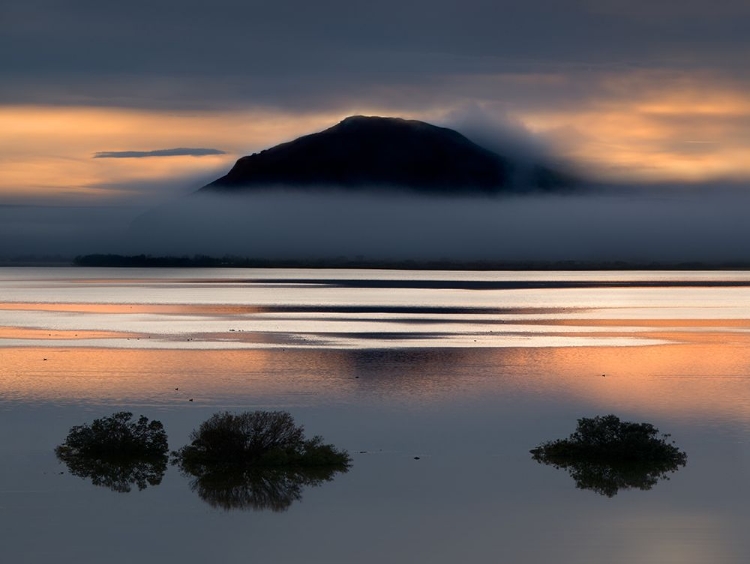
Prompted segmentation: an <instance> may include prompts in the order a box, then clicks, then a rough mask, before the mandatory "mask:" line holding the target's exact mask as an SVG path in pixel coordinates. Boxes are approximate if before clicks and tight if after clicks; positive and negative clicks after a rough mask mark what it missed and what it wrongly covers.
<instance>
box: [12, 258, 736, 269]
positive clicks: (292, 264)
mask: <svg viewBox="0 0 750 564" xmlns="http://www.w3.org/2000/svg"><path fill="white" fill-rule="evenodd" d="M0 266H50V267H57V266H82V267H109V268H312V269H334V268H338V269H341V268H357V269H364V270H367V269H372V270H375V269H378V270H382V269H388V270H456V271H468V270H475V271H493V270H497V271H511V270H528V271H531V270H539V271H554V270H560V271H585V270H594V271H596V270H601V271H616V270H674V271H680V270H750V261H732V262H729V261H726V262H699V261H693V262H658V261H648V262H647V261H642V262H641V261H570V260H568V261H485V260H482V261H452V260H426V261H419V260H368V259H365V258H361V259H359V258H358V259H354V260H353V259H350V258H347V257H339V258H332V259H315V260H298V259H297V260H292V259H284V260H280V259H259V258H249V257H237V256H224V257H212V256H205V255H195V256H192V257H189V256H152V255H118V254H89V255H79V256H77V257H75V258H74V259H65V258H62V257H49V258H48V257H23V258H19V259H16V260H14V259H5V260H0Z"/></svg>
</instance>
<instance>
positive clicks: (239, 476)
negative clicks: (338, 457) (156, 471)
mask: <svg viewBox="0 0 750 564" xmlns="http://www.w3.org/2000/svg"><path fill="white" fill-rule="evenodd" d="M181 470H182V473H183V474H184V475H186V476H190V477H192V480H191V481H190V489H191V490H192V491H193V492H195V493H197V494H198V497H200V498H201V499H202V500H203V501H205V502H206V503H208V504H209V505H210V506H211V507H214V508H218V509H224V510H227V511H230V510H234V509H239V510H253V511H264V510H270V511H275V512H280V511H286V510H287V509H289V507H290V506H291V505H292V504H293V503H294V502H295V501H300V500H301V499H302V493H303V491H304V488H305V487H316V486H320V485H321V484H323V483H324V482H329V481H331V480H333V478H334V476H335V475H336V473H338V472H342V473H343V472H347V469H332V468H329V467H322V468H294V469H282V468H261V469H254V470H251V469H244V470H243V469H237V468H234V469H232V468H230V469H226V468H224V469H214V470H209V469H206V468H205V467H203V468H191V469H190V470H188V469H186V468H184V467H183V468H181ZM192 472H196V473H192Z"/></svg>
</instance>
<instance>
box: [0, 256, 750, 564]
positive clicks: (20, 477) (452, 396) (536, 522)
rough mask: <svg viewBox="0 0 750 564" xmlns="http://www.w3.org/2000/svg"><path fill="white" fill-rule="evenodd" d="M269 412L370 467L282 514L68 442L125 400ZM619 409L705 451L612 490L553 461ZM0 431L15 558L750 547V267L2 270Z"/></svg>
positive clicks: (734, 551)
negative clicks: (137, 483) (95, 468)
mask: <svg viewBox="0 0 750 564" xmlns="http://www.w3.org/2000/svg"><path fill="white" fill-rule="evenodd" d="M190 400H192V401H190ZM255 409H274V410H276V409H283V410H287V411H289V412H291V413H292V415H293V416H294V417H295V419H296V420H297V421H298V422H299V423H302V424H304V425H305V428H306V430H307V432H308V435H315V434H320V435H322V436H323V437H325V439H326V441H328V442H332V443H334V444H335V445H337V446H339V447H341V448H345V449H347V450H349V452H350V453H351V454H352V457H353V466H352V468H351V470H350V471H349V472H347V473H345V474H339V475H338V476H336V477H335V478H334V479H333V480H332V481H330V482H326V483H323V484H322V485H319V486H317V487H307V488H304V490H303V491H301V492H300V493H299V495H298V496H297V498H299V499H296V498H295V499H293V500H291V502H290V503H287V504H286V505H284V507H281V509H285V510H282V511H273V510H270V509H264V508H263V507H261V506H260V505H258V504H256V506H253V504H252V503H246V504H244V505H242V504H236V505H235V506H232V505H231V504H227V503H224V504H222V503H221V502H217V501H216V500H215V499H213V500H212V498H211V496H210V495H206V494H205V492H204V493H203V495H201V492H200V491H198V490H197V489H196V488H195V487H192V488H191V480H190V479H189V478H188V477H185V476H183V475H181V474H180V473H179V472H178V471H177V470H176V469H175V468H174V467H170V468H169V469H168V470H167V471H166V474H165V475H164V477H163V480H162V481H161V483H160V484H157V485H151V486H149V487H147V488H145V489H143V490H142V491H139V490H138V488H137V487H133V488H132V490H131V491H130V492H128V493H122V492H117V491H113V490H112V489H110V488H108V487H105V486H97V485H93V484H92V482H91V480H89V479H84V478H80V477H77V476H74V475H71V473H70V472H69V471H68V468H67V467H66V466H65V465H63V464H61V463H60V462H58V460H57V459H56V457H55V455H54V452H53V449H54V447H55V446H56V445H58V444H60V443H61V442H62V441H63V440H64V439H65V436H66V435H67V432H68V430H69V429H70V428H71V427H72V426H73V425H79V424H82V423H85V422H90V421H92V420H93V419H94V418H97V417H102V416H106V415H110V414H111V413H113V412H115V411H121V410H128V411H132V412H133V413H135V414H136V415H140V414H143V415H146V416H147V417H149V418H155V419H158V420H160V421H162V422H163V423H164V426H165V428H166V430H167V433H168V434H169V440H170V447H171V448H179V447H180V446H182V445H184V444H185V443H186V442H187V441H188V435H189V433H190V431H191V430H192V429H194V428H196V427H197V426H198V425H199V424H200V423H201V422H202V421H204V420H205V419H206V418H208V417H209V416H210V415H212V414H213V413H215V412H217V411H221V410H232V411H242V410H255ZM608 413H614V414H617V415H618V416H620V417H621V418H623V419H626V420H632V421H648V422H651V423H653V424H655V425H656V426H657V427H659V429H660V430H661V431H664V432H667V433H671V435H672V439H674V441H675V442H676V444H677V445H678V446H679V447H680V448H681V449H683V450H684V451H685V452H686V453H687V455H688V462H687V465H686V466H685V467H684V468H680V469H679V470H678V471H676V472H674V473H671V474H669V480H661V481H659V482H658V483H656V484H655V485H653V487H652V488H651V489H649V490H641V489H637V488H634V489H624V490H620V491H619V492H618V493H617V495H614V496H613V497H607V496H605V495H600V494H599V493H597V492H596V491H593V490H591V489H580V488H577V487H576V482H575V481H574V480H573V479H572V478H571V476H570V475H569V474H568V473H567V472H566V471H565V470H562V469H555V468H553V467H551V466H545V465H541V464H537V463H536V462H534V461H533V460H532V459H531V456H530V454H529V449H531V448H533V447H535V446H536V445H537V444H539V443H540V442H542V441H544V440H549V439H555V438H561V437H565V436H567V435H568V434H570V433H571V432H572V431H573V430H574V428H575V425H576V420H577V419H578V418H580V417H591V416H594V415H604V414H608ZM0 447H1V448H2V452H1V453H0V557H1V558H2V560H3V561H4V562H14V563H16V562H34V563H36V562H56V563H60V562H75V563H81V564H82V563H102V562H107V563H112V562H114V563H117V562H123V563H124V562H128V563H132V562H157V561H163V562H228V563H234V562H243V563H244V562H279V563H297V562H299V563H302V562H304V563H317V562H320V563H327V564H330V563H353V562H354V563H378V564H381V563H383V562H410V563H414V562H431V563H443V562H445V563H448V562H451V563H452V562H514V563H516V562H518V563H521V562H530V563H537V562H539V563H542V562H550V561H554V562H558V563H583V562H591V563H597V564H600V563H602V562H607V563H628V564H632V563H640V562H644V563H645V562H653V563H658V564H668V563H696V564H697V563H700V564H705V563H709V562H710V563H721V562H732V563H735V562H737V563H739V562H742V563H745V562H748V561H750V536H748V534H747V530H748V529H750V480H748V479H747V478H748V471H749V470H750V272H604V273H602V272H597V273H587V272H575V273H572V272H481V273H473V272H463V273H456V272H420V271H413V272H401V271H359V270H328V271H321V270H241V269H237V270H233V269H226V270H189V269H186V270H169V269H149V270H138V269H84V268H54V269H53V268H18V269H16V268H4V269H0ZM240 506H241V507H240ZM277 509H279V507H277Z"/></svg>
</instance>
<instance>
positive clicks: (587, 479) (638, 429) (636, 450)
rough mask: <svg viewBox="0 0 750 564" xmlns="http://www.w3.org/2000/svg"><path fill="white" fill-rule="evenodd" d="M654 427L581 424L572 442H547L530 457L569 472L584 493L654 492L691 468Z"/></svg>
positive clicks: (608, 419) (603, 419)
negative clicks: (658, 485) (681, 469)
mask: <svg viewBox="0 0 750 564" xmlns="http://www.w3.org/2000/svg"><path fill="white" fill-rule="evenodd" d="M668 438H669V435H667V434H661V435H660V434H659V430H658V429H657V428H656V427H654V426H653V425H651V424H649V423H629V422H623V421H620V419H619V418H618V417H616V416H615V415H605V416H597V417H594V418H590V419H589V418H582V419H579V420H578V426H577V427H576V431H575V432H574V433H573V434H572V435H570V437H568V438H567V439H558V440H555V441H547V442H544V443H542V444H541V445H539V446H538V447H537V448H535V449H533V450H532V451H531V453H532V458H533V459H534V460H536V461H537V462H539V463H543V464H551V465H553V466H554V467H555V468H563V469H565V470H567V471H568V472H569V473H570V475H571V477H572V478H573V479H574V480H575V481H576V486H577V487H578V488H581V489H590V490H593V491H596V492H597V493H600V494H602V495H606V496H608V497H612V496H614V495H615V494H617V492H618V491H619V490H620V489H630V488H638V489H641V490H649V489H651V488H652V487H653V486H654V485H656V483H657V482H658V481H659V480H660V479H668V476H667V474H668V473H670V472H675V471H677V470H678V469H679V467H680V466H685V464H686V463H687V455H686V454H685V453H684V452H682V451H680V450H679V449H678V448H677V447H676V446H674V444H671V443H670V442H668V441H667V439H668Z"/></svg>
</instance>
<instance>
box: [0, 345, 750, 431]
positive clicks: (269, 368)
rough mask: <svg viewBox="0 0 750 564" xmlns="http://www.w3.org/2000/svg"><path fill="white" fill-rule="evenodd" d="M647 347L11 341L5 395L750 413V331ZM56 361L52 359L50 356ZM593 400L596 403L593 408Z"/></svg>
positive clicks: (648, 415)
mask: <svg viewBox="0 0 750 564" xmlns="http://www.w3.org/2000/svg"><path fill="white" fill-rule="evenodd" d="M662 336H663V337H665V338H670V339H672V338H680V339H682V342H681V343H679V344H672V345H659V346H646V347H562V348H552V347H550V348H494V349H492V348H460V349H421V350H420V349H413V350H406V349H396V350H387V349H383V350H359V351H343V350H330V349H324V350H314V349H313V350H289V349H287V350H284V349H274V350H270V349H266V350H263V349H261V350H151V349H149V350H143V349H105V348H102V349H86V348H75V349H65V348H59V349H54V348H10V349H3V353H2V354H3V363H2V366H0V397H2V398H3V399H4V400H5V401H18V402H24V403H31V402H56V401H62V402H73V403H83V404H86V403H98V402H104V403H110V404H118V403H119V404H127V403H142V404H185V402H188V400H189V399H191V398H192V399H193V400H194V402H193V405H196V404H211V405H216V406H220V407H223V408H230V407H232V406H248V407H249V406H260V405H264V406H274V407H283V406H289V405H295V404H298V403H304V404H315V403H319V402H331V401H333V402H339V401H343V402H352V403H357V402H361V401H366V402H371V401H386V402H389V403H406V404H409V405H416V404H425V405H446V406H448V405H462V404H464V405H465V402H466V401H470V402H475V401H479V402H488V403H489V404H493V403H494V402H498V405H503V404H504V403H503V402H507V401H508V398H515V397H517V398H520V399H522V400H523V401H525V402H529V401H533V402H536V401H540V402H543V403H542V404H540V405H543V404H544V402H553V403H558V402H560V404H561V405H564V404H570V403H571V402H573V403H576V404H582V408H585V409H582V412H581V416H587V415H593V414H602V413H611V412H613V413H620V414H623V415H629V416H632V415H633V414H635V415H638V416H641V415H642V417H643V418H644V420H652V421H655V422H658V421H659V419H661V418H684V419H691V418H697V419H703V420H724V419H726V420H740V421H743V422H750V385H749V384H750V346H749V345H750V338H748V336H747V335H745V334H742V333H731V334H727V335H719V334H716V335H711V336H706V335H704V334H700V333H697V334H696V335H695V337H694V338H691V339H689V340H690V341H692V342H687V340H686V339H685V338H684V337H685V334H684V333H680V334H677V335H675V334H671V333H668V332H667V333H664V334H663V335H662ZM44 359H46V360H44ZM586 406H589V407H586Z"/></svg>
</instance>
